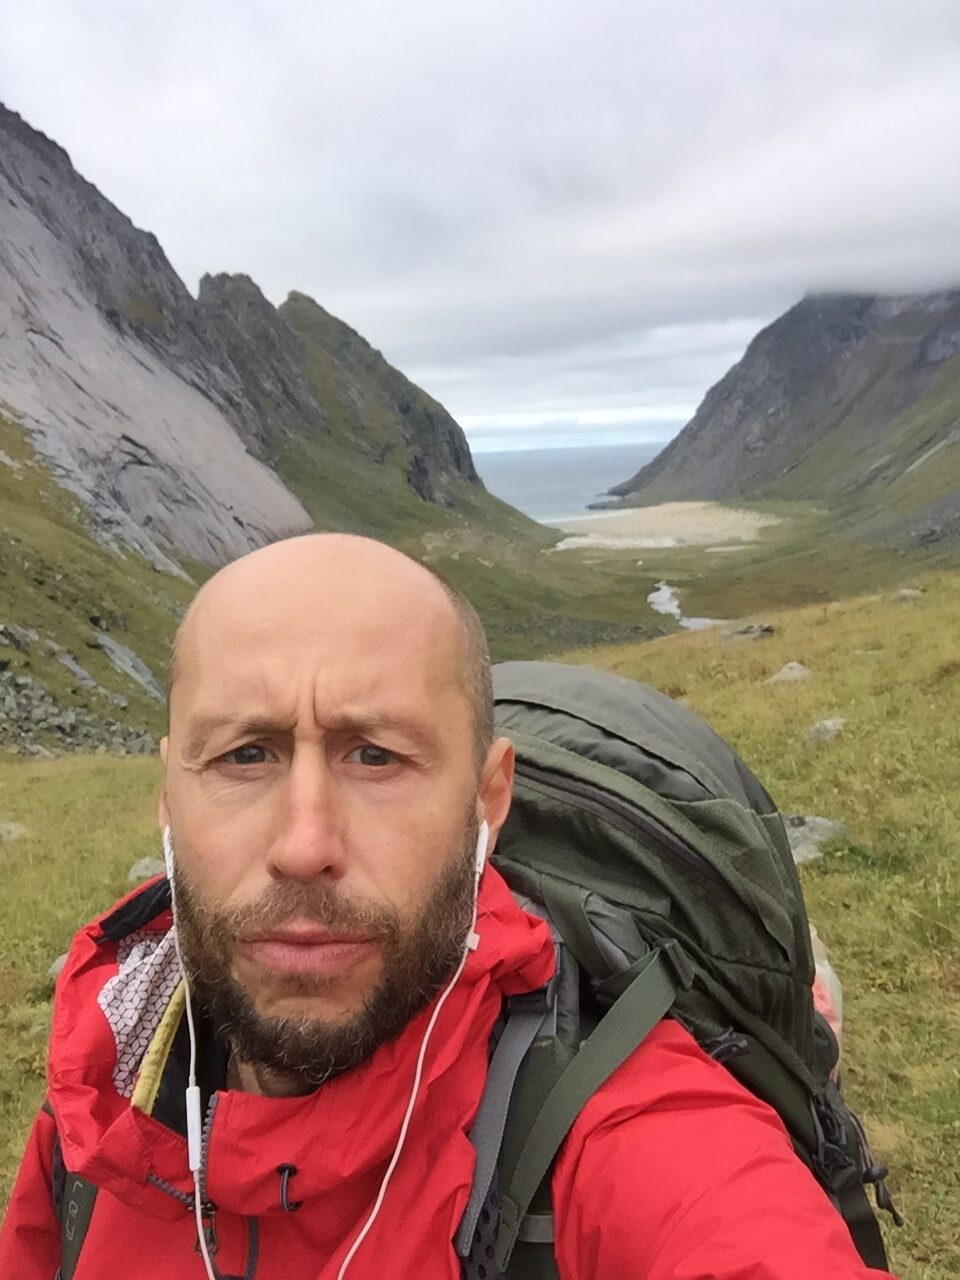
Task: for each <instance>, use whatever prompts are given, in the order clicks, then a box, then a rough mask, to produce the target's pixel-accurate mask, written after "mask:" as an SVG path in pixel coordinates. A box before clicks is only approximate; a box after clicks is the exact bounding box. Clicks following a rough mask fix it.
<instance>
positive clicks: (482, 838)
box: [473, 818, 490, 878]
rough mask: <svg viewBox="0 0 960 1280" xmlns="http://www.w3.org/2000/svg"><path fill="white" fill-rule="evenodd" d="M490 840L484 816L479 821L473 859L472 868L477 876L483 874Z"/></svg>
mask: <svg viewBox="0 0 960 1280" xmlns="http://www.w3.org/2000/svg"><path fill="white" fill-rule="evenodd" d="M489 840H490V828H489V826H488V825H487V820H486V818H484V820H483V822H481V823H480V830H479V831H478V832H477V854H476V858H475V860H474V864H473V869H474V871H475V872H476V874H477V876H478V878H479V877H480V876H481V875H483V865H484V863H485V862H486V860H487V844H488V842H489Z"/></svg>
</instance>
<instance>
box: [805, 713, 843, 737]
mask: <svg viewBox="0 0 960 1280" xmlns="http://www.w3.org/2000/svg"><path fill="white" fill-rule="evenodd" d="M845 724H846V721H845V720H843V719H841V718H840V717H839V716H837V717H835V718H834V719H832V720H818V721H817V723H816V724H813V725H811V726H810V728H809V729H808V730H807V737H808V738H809V739H810V741H811V742H832V741H833V740H834V738H835V737H836V736H837V734H838V733H840V731H841V730H842V729H843V726H844V725H845Z"/></svg>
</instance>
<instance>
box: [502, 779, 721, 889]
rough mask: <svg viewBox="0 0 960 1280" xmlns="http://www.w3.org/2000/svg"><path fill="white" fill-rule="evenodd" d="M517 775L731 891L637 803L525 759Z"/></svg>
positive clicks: (707, 864) (692, 850)
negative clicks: (636, 837)
mask: <svg viewBox="0 0 960 1280" xmlns="http://www.w3.org/2000/svg"><path fill="white" fill-rule="evenodd" d="M517 777H518V778H523V779H525V780H526V781H528V782H533V783H535V784H537V783H539V785H540V786H543V787H546V788H548V789H549V790H550V791H553V792H559V793H560V794H561V795H565V796H569V797H570V798H571V799H572V800H574V801H576V803H577V806H578V807H579V808H580V809H584V810H586V811H587V812H592V813H595V814H596V815H597V816H598V817H601V818H603V819H604V820H605V821H607V822H610V823H612V825H613V826H615V827H618V828H619V829H620V830H621V831H623V832H624V834H625V835H630V836H634V835H636V833H637V832H638V831H639V832H640V834H641V835H642V836H643V838H644V840H645V843H646V845H647V847H648V848H652V850H653V851H654V852H656V853H659V854H661V855H666V856H667V857H668V858H670V857H672V858H677V859H679V860H680V861H681V862H682V863H683V864H684V865H685V866H686V867H688V868H689V869H690V870H691V871H692V872H693V873H694V874H695V875H697V876H699V877H700V878H701V879H702V880H708V881H709V882H710V884H711V885H713V886H715V887H719V888H722V889H723V890H725V891H726V892H727V893H731V892H732V890H731V888H730V885H729V884H728V883H727V881H726V880H725V879H724V878H723V876H722V875H721V874H720V872H719V871H718V870H717V869H716V867H714V866H713V864H712V863H710V862H708V861H707V859H706V858H704V857H703V855H702V854H701V853H699V852H698V850H696V849H695V848H694V847H693V846H692V845H690V844H687V842H686V841H685V840H683V839H681V837H680V836H677V835H675V834H674V833H673V832H672V831H670V830H669V829H668V828H667V827H665V826H664V825H663V823H662V822H658V821H657V819H656V818H654V817H652V816H651V815H650V814H649V813H647V812H646V811H645V810H644V809H641V808H640V806H639V805H635V804H631V803H630V802H629V801H628V800H623V799H621V798H620V797H619V796H616V795H614V794H613V793H612V792H610V791H605V790H604V789H603V788H602V787H597V786H593V785H592V784H590V783H585V782H577V780H576V779H575V778H569V777H567V775H566V774H563V773H560V772H558V771H557V770H555V769H546V768H544V767H543V766H542V765H538V764H531V763H530V761H528V760H520V759H518V760H517Z"/></svg>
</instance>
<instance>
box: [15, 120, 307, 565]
mask: <svg viewBox="0 0 960 1280" xmlns="http://www.w3.org/2000/svg"><path fill="white" fill-rule="evenodd" d="M0 217H2V227H3V235H2V238H0V334H2V340H0V387H2V388H3V399H4V401H5V403H6V404H7V406H9V409H10V410H12V411H13V413H14V414H15V415H16V416H17V417H18V418H19V419H20V421H21V422H22V423H23V425H24V426H25V427H26V428H27V430H28V431H29V433H30V435H31V438H32V441H33V443H34V446H35V447H36V448H37V450H38V451H39V452H40V454H41V455H43V456H44V458H45V459H46V460H47V461H48V463H49V464H50V465H51V466H52V468H53V470H54V472H55V473H56V474H57V476H58V478H59V479H60V481H61V483H62V484H63V485H64V486H65V487H67V488H68V489H70V490H71V491H72V492H74V493H75V494H77V496H78V497H80V498H81V499H82V500H83V502H84V503H85V504H86V505H87V506H88V507H89V508H90V509H91V511H92V512H93V513H94V515H95V517H96V520H97V525H98V528H99V530H100V531H101V533H102V535H103V536H104V537H105V538H107V539H109V540H112V541H116V542H123V543H126V544H128V545H130V546H133V547H136V548H137V549H138V550H139V551H141V552H142V553H143V554H145V555H147V556H148V557H150V558H151V559H153V560H154V561H156V562H157V563H159V564H162V565H164V566H165V567H167V568H173V565H172V564H171V562H170V560H169V557H168V554H167V553H168V552H177V553H181V554H182V553H186V554H188V555H190V556H194V557H196V558H198V559H201V560H206V561H208V562H213V563H220V562H223V561H225V560H228V559H231V558H233V557H234V556H237V555H241V554H243V553H244V552H246V551H249V550H251V549H252V548H254V547H256V546H260V545H262V544H263V543H265V542H267V541H269V540H271V539H272V538H275V537H278V536H282V535H284V534H288V533H295V532H300V531H303V530H305V529H307V528H309V527H310V525H311V522H310V520H309V517H308V516H307V514H306V512H305V511H304V510H303V508H302V507H301V506H300V504H299V503H298V502H297V501H296V499H295V498H294V497H293V496H292V495H291V494H290V493H289V492H288V491H287V490H286V489H285V488H284V486H283V485H282V483H281V482H280V480H279V479H278V478H277V477H276V476H275V475H274V474H273V472H271V471H270V470H269V469H268V468H267V467H265V466H264V465H263V463H261V462H258V461H257V460H256V459H255V458H253V457H251V455H250V453H249V452H248V448H249V447H256V438H257V435H258V430H259V427H258V419H257V416H256V414H255V413H254V411H253V409H252V406H251V405H250V404H249V401H248V400H247V398H246V396H245V395H244V394H243V392H242V387H241V385H240V381H239V378H238V376H237V374H236V371H235V370H234V369H233V368H232V366H231V365H230V362H229V359H228V357H227V356H226V353H225V352H223V351H222V350H221V349H220V347H219V345H218V340H217V338H216V336H215V335H212V334H209V333H208V332H207V331H206V329H205V326H204V323H203V320H202V317H201V316H200V315H199V314H198V312H197V307H196V304H195V303H194V301H193V299H192V298H191V297H190V295H189V294H188V293H187V291H186V289H185V288H184V287H183V285H182V284H181V282H180V281H179V280H178V279H177V277H176V275H175V273H174V272H173V270H172V269H171V267H170V265H169V263H168V262H167V261H166V259H165V257H164V255H163V252H162V250H161V249H160V246H159V244H157V242H156V239H155V238H154V237H153V236H150V235H148V234H146V233H145V232H142V231H139V230H137V228H135V227H134V226H133V225H132V223H130V222H129V220H128V219H126V218H125V217H124V216H123V215H122V214H121V213H119V212H118V211H117V210H116V209H115V208H114V207H113V206H112V205H111V204H110V203H109V202H108V201H107V200H105V199H104V198H103V197H102V196H101V195H100V193H99V192H98V191H97V190H96V188H94V187H92V186H91V185H90V184H89V183H86V182H84V181H83V179H82V178H80V177H79V175H78V174H76V173H75V172H74V170H73V168H72V166H71V165H70V161H69V158H68V157H67V155H66V153H65V152H64V151H62V150H61V149H60V148H59V147H57V146H56V145H55V144H54V143H52V142H50V141H49V140H48V139H46V138H44V137H43V136H42V135H41V134H37V133H35V132H34V131H33V130H32V129H30V128H29V127H28V126H27V125H25V124H24V123H23V121H21V120H20V118H19V117H18V116H16V115H14V114H13V113H12V112H9V111H6V110H5V109H4V108H2V107H0ZM245 441H246V443H245Z"/></svg>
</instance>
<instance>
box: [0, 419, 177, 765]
mask: <svg viewBox="0 0 960 1280" xmlns="http://www.w3.org/2000/svg"><path fill="white" fill-rule="evenodd" d="M0 455H2V456H3V458H4V459H5V460H0V623H2V624H4V625H6V626H10V625H13V626H16V627H19V628H28V629H31V630H32V631H34V632H36V633H37V639H35V640H34V639H30V638H29V637H27V638H25V639H24V640H23V641H22V643H23V644H24V645H25V648H24V649H20V648H17V647H15V646H14V645H12V644H9V643H8V644H6V645H2V646H0V672H7V673H10V674H13V675H17V676H22V677H29V678H30V679H32V680H35V681H40V682H41V683H42V684H43V685H44V686H45V687H46V688H48V689H49V691H50V693H51V694H52V695H53V697H54V698H55V699H56V700H57V701H58V702H60V703H62V704H63V705H66V706H72V707H80V708H84V709H86V710H89V711H90V712H91V713H93V714H94V715H95V716H97V717H99V718H101V719H103V720H104V721H107V720H111V719H115V718H116V719H122V720H123V721H124V722H125V723H127V724H132V725H138V726H141V727H143V728H144V729H146V730H148V731H150V732H152V733H159V732H160V730H161V727H162V723H163V712H162V709H161V705H160V704H159V703H158V702H157V701H156V700H155V699H152V698H150V697H149V696H148V695H147V694H146V693H145V691H144V690H143V688H142V687H141V686H140V685H139V684H138V683H137V682H136V681H135V680H133V679H131V678H130V677H129V676H126V675H123V674H122V673H121V672H119V671H118V670H116V668H115V667H114V666H113V665H112V664H111V663H110V662H109V661H108V659H107V657H106V655H105V653H104V652H103V651H102V649H100V648H99V647H96V645H97V641H98V637H99V635H101V634H103V632H102V630H101V628H105V629H107V631H108V632H109V634H111V635H113V636H114V637H116V638H117V639H118V640H119V641H120V642H122V643H123V644H124V645H126V646H127V647H129V648H131V649H133V650H134V651H135V652H136V653H137V655H138V656H139V657H140V658H141V659H142V660H143V661H144V662H145V663H146V665H147V667H148V668H149V669H150V671H151V672H152V673H153V675H154V676H155V678H156V679H157V681H158V682H159V683H160V684H162V683H163V681H164V673H165V671H166V664H167V657H168V652H169V641H170V637H171V636H172V635H173V632H174V630H175V628H176V625H177V622H178V619H179V617H180V614H181V612H182V610H183V609H184V608H185V606H186V604H187V602H188V601H189V599H190V597H191V595H192V594H193V591H194V590H195V586H194V583H193V582H192V581H190V580H189V579H188V578H186V576H185V577H184V578H179V577H177V576H175V575H174V574H172V573H165V572H162V571H160V570H157V569H155V568H154V567H153V565H152V564H150V563H149V562H148V561H146V560H144V559H143V558H142V557H141V556H138V555H136V554H134V553H132V552H129V551H125V552H123V553H120V552H118V551H112V550H110V549H108V548H107V547H105V546H103V545H101V544H100V543H99V542H97V541H96V540H95V539H94V538H93V537H92V535H91V531H90V528H89V525H88V523H87V517H86V512H85V510H84V509H83V508H82V507H81V506H80V504H79V503H77V502H76V501H75V500H74V499H73V498H72V497H71V496H70V495H69V494H68V493H66V492H65V491H64V490H63V489H62V488H61V487H60V486H59V485H58V484H57V483H56V482H55V481H54V479H53V477H52V476H51V474H50V472H49V470H48V469H47V468H46V467H45V466H44V465H43V464H42V463H41V462H40V461H39V460H38V459H37V458H36V456H35V454H34V452H33V450H32V449H31V448H30V445H29V443H28V442H27V440H26V439H25V437H24V434H23V432H22V431H21V430H20V428H19V427H17V426H15V425H14V424H13V423H12V422H10V421H9V420H8V419H5V418H3V417H0ZM92 619H99V624H97V623H95V622H94V621H92ZM51 640H53V641H55V642H56V643H57V644H58V645H60V646H61V648H62V649H63V650H64V651H65V652H66V653H67V654H68V655H72V657H73V658H74V659H75V660H76V661H77V662H78V663H79V665H80V666H81V667H82V668H83V669H84V670H85V671H87V672H88V673H89V674H90V676H91V677H92V678H93V680H94V681H96V683H97V684H98V685H99V686H100V687H101V688H102V689H104V690H106V691H109V692H112V693H114V694H116V695H119V696H121V697H122V698H124V699H125V700H126V701H127V702H128V704H129V705H128V708H126V709H122V708H120V707H119V706H118V705H117V704H116V703H115V702H114V701H113V700H112V699H110V698H109V697H106V696H105V695H104V694H102V693H98V692H96V691H95V690H91V689H89V688H86V687H84V685H83V684H82V683H79V682H78V680H77V678H76V676H75V675H74V674H73V673H71V671H70V670H68V668H67V667H66V666H65V665H64V664H63V662H61V661H60V660H59V658H58V656H57V653H56V652H55V651H53V650H52V649H51V647H50V645H49V641H51ZM16 737H17V735H16V733H15V732H13V731H11V729H10V727H9V725H8V726H7V728H6V730H5V729H4V723H3V718H2V716H0V746H3V745H9V744H10V743H11V742H12V741H15V740H16ZM50 745H51V746H55V745H57V744H56V743H54V742H51V743H50Z"/></svg>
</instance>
